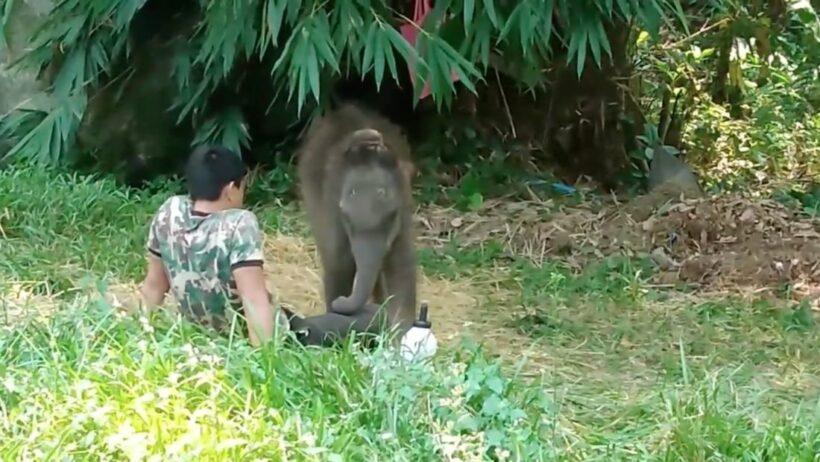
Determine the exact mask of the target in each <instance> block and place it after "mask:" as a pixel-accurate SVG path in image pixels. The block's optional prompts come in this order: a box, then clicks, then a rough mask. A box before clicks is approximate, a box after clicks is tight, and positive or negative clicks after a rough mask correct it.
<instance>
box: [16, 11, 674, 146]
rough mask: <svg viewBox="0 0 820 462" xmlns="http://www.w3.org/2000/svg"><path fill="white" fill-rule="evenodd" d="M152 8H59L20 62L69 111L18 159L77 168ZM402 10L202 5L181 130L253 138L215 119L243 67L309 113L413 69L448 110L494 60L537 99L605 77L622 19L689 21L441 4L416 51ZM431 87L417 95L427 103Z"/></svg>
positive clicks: (221, 116)
mask: <svg viewBox="0 0 820 462" xmlns="http://www.w3.org/2000/svg"><path fill="white" fill-rule="evenodd" d="M151 1H159V0H151ZM10 2H11V0H4V2H3V8H0V11H9V9H10V8H11V7H10V6H9V5H11V3H10ZM148 3H149V2H148V1H146V0H128V1H119V0H92V1H79V0H60V1H58V2H57V3H56V5H55V6H54V9H53V11H52V12H51V13H50V15H49V16H48V18H47V20H46V22H45V23H44V24H43V25H42V27H40V28H39V29H38V30H37V31H36V33H35V34H34V35H33V37H32V49H31V51H30V52H29V53H27V54H26V56H25V57H24V59H23V61H22V64H23V65H25V66H29V67H31V68H34V69H43V68H46V67H48V66H51V67H53V70H54V72H55V76H54V79H53V85H52V87H51V91H52V93H53V94H54V95H56V96H57V101H56V104H57V107H56V108H55V109H54V110H53V111H52V112H51V113H49V114H48V115H44V118H43V119H42V121H41V122H40V123H39V124H38V125H37V127H36V128H34V129H33V130H31V131H27V132H28V135H27V136H26V137H24V138H23V139H21V140H20V141H19V142H18V143H17V144H16V145H15V146H14V148H13V149H12V151H11V153H10V155H20V156H23V157H27V158H33V159H37V160H39V161H46V162H53V161H55V160H59V159H63V158H65V153H66V152H67V151H69V150H70V148H71V147H72V146H73V136H74V133H75V131H76V128H77V126H78V124H79V123H80V121H81V120H82V118H83V115H84V109H85V102H86V99H87V95H86V89H87V88H97V87H98V86H99V84H100V83H101V80H100V79H101V76H102V75H103V74H104V73H110V72H111V70H112V69H113V68H114V67H115V66H114V64H116V63H121V62H126V63H127V62H129V61H130V60H132V59H133V57H132V56H133V55H135V54H136V53H137V52H138V51H139V49H140V47H141V46H142V44H141V43H136V42H134V41H133V40H132V36H131V35H132V32H134V31H133V30H132V28H131V26H132V25H133V24H134V23H135V19H136V18H137V17H138V16H139V14H140V13H141V11H142V10H143V9H145V7H146V4H148ZM397 4H398V2H391V1H388V0H369V1H364V2H362V1H354V0H341V1H335V2H325V1H301V0H300V1H293V0H265V1H263V2H256V3H255V2H247V1H243V0H228V1H223V0H218V1H217V0H203V1H200V2H199V16H197V17H196V23H195V24H194V26H193V28H192V29H191V30H190V31H188V29H187V26H186V25H185V24H188V22H190V19H191V17H194V16H193V13H190V12H189V13H188V16H189V17H186V18H182V19H178V20H177V21H178V22H177V23H173V27H174V28H176V30H177V31H178V35H180V36H182V37H183V38H184V39H185V40H184V41H185V42H186V45H185V46H179V47H177V48H175V51H174V53H175V56H174V70H173V76H174V81H175V85H176V87H177V97H176V98H175V100H174V101H173V102H172V103H170V105H171V106H172V107H173V108H174V109H175V110H176V112H177V115H178V118H179V122H180V123H183V121H184V120H186V119H190V122H191V123H192V124H193V126H194V128H196V129H197V132H198V135H197V138H196V139H197V140H198V141H200V140H218V141H221V142H223V143H224V144H226V145H228V146H230V147H232V148H235V149H237V150H238V149H239V148H241V147H247V145H248V144H249V142H250V140H251V139H252V138H253V134H252V133H249V132H248V129H247V126H246V122H245V121H244V120H243V118H242V115H243V113H242V110H241V108H237V107H229V108H218V107H212V106H211V103H210V101H211V100H210V96H212V95H213V94H214V93H215V92H216V91H217V89H219V88H221V87H223V86H230V82H231V80H232V78H233V77H234V74H235V73H236V72H237V71H238V70H240V69H241V68H242V65H243V63H249V62H261V63H264V64H263V65H264V66H267V67H268V68H269V69H270V75H271V86H272V88H284V87H287V88H288V96H287V99H288V100H289V101H290V100H292V99H293V98H294V96H295V99H296V103H297V108H298V111H299V112H300V114H301V111H302V109H303V108H304V107H305V106H306V105H307V104H309V103H310V100H311V99H312V100H314V101H315V103H317V104H321V103H322V101H323V97H325V96H326V95H325V93H326V92H327V88H326V82H332V81H333V79H335V78H338V77H339V76H341V75H342V74H348V73H350V72H351V71H352V72H353V73H355V74H358V75H361V76H364V75H366V74H369V73H371V72H372V73H373V75H374V76H375V79H376V82H377V85H381V83H382V81H383V80H384V78H385V77H386V74H387V73H389V75H390V76H391V77H392V78H393V79H396V80H398V78H399V72H403V71H402V69H401V67H400V66H399V58H401V61H403V62H404V63H414V64H415V70H414V76H415V78H416V81H417V82H420V83H421V82H427V83H429V84H430V86H431V91H432V98H433V100H434V101H435V102H436V104H437V106H438V107H439V108H441V105H442V104H443V103H447V104H449V103H450V102H451V100H452V96H453V93H454V88H455V87H454V84H453V82H452V81H451V75H452V74H456V75H458V77H459V81H460V82H461V84H463V85H464V86H466V87H467V88H468V89H469V90H470V91H472V92H475V87H474V83H475V82H477V81H479V80H481V79H482V73H483V71H482V70H480V69H479V67H478V65H480V68H481V69H483V70H486V69H487V67H488V66H489V63H490V56H491V54H496V55H498V56H501V57H503V59H504V60H505V61H506V62H508V63H513V64H515V66H514V67H516V68H519V69H524V70H523V71H522V72H521V73H520V75H516V76H514V77H516V78H517V79H519V80H520V81H522V82H524V83H526V84H527V85H528V86H530V87H532V86H534V85H538V84H540V83H543V78H544V76H543V75H542V72H541V71H540V70H541V69H543V68H544V67H545V65H546V64H547V63H549V62H550V60H552V59H553V56H563V55H566V59H567V61H568V62H569V61H572V60H575V62H576V68H577V71H578V73H579V74H580V73H581V72H582V71H583V67H584V65H585V63H586V61H587V59H586V57H587V56H589V55H591V56H592V58H593V61H594V62H595V63H596V64H597V65H600V64H601V59H602V57H603V56H604V55H607V56H609V55H611V49H610V44H609V39H608V37H607V35H606V32H605V30H606V27H608V25H609V24H610V21H616V22H614V23H613V27H621V26H619V25H618V24H619V23H620V22H626V23H629V22H631V21H633V20H635V21H637V22H639V23H642V24H644V25H645V27H646V28H647V29H648V30H651V31H653V32H657V31H658V29H659V27H660V25H661V23H662V22H663V21H667V20H668V19H667V13H669V12H679V11H680V6H679V5H678V2H677V0H660V1H659V0H637V1H631V2H626V1H617V2H612V1H596V2H577V1H574V0H522V1H519V2H506V1H498V0H482V1H475V0H467V1H438V2H435V6H434V8H433V10H432V11H431V13H430V14H429V15H428V17H427V18H426V20H425V21H424V23H423V24H420V25H417V27H419V35H418V39H417V41H416V43H415V46H411V45H410V44H409V43H408V42H407V41H406V40H405V39H404V38H403V37H402V36H401V34H400V32H399V29H398V25H399V24H400V23H399V18H400V17H401V12H399V11H397V10H396V9H395V8H396V7H397ZM404 13H405V14H406V13H407V12H404ZM2 17H5V16H2ZM556 18H560V22H557V21H556ZM156 27H159V26H156ZM143 35H144V31H143ZM149 35H150V34H149ZM563 44H566V45H563ZM564 46H565V47H566V48H563V47H564ZM564 51H565V53H564ZM422 87H423V86H422V85H421V84H418V85H416V87H415V91H416V96H418V95H419V94H420V92H421V90H422ZM223 111H224V113H221V112H223ZM2 124H3V125H4V126H5V127H6V129H7V130H13V131H16V130H18V129H19V127H18V125H17V124H16V123H15V121H14V120H13V119H6V120H4V121H2ZM46 147H48V150H46Z"/></svg>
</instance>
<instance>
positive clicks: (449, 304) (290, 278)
mask: <svg viewBox="0 0 820 462" xmlns="http://www.w3.org/2000/svg"><path fill="white" fill-rule="evenodd" d="M265 258H266V273H267V282H268V289H269V290H271V292H272V293H274V294H276V295H277V298H278V301H279V303H283V304H285V305H287V306H290V307H293V308H294V309H295V311H296V312H298V313H300V314H302V315H307V316H310V315H315V314H320V313H322V312H323V311H324V307H323V302H322V282H321V276H320V270H319V263H318V256H317V253H316V249H315V246H314V245H313V243H312V242H311V241H307V240H304V239H301V238H299V237H294V236H287V235H283V234H269V235H268V236H267V237H266V241H265ZM419 276H420V278H419V300H420V301H424V302H427V303H428V304H429V307H430V319H431V321H432V322H433V329H434V331H435V332H436V336H437V337H438V338H439V340H440V341H441V342H442V344H443V345H445V346H446V345H448V344H452V342H454V341H457V340H458V338H459V337H460V336H461V335H462V334H467V335H470V336H472V337H473V338H476V339H478V340H480V341H482V342H483V343H485V344H487V345H488V346H489V349H490V351H491V352H496V353H500V354H501V355H503V356H506V352H510V353H511V355H513V356H518V355H520V353H521V351H522V350H523V349H525V348H526V347H527V345H528V344H530V343H532V340H531V339H530V338H528V337H526V336H524V335H522V334H520V333H518V332H516V331H515V330H514V329H512V328H510V327H506V326H504V324H505V322H504V321H505V320H506V319H505V318H509V316H504V313H503V310H499V309H498V308H496V309H493V308H492V307H488V306H487V305H486V303H485V301H486V300H487V299H488V298H492V300H494V301H498V300H500V299H502V298H504V297H505V293H504V291H500V292H493V293H492V296H491V297H490V293H489V291H490V289H492V287H489V286H488V287H486V288H479V287H476V285H474V284H472V283H471V282H469V281H465V280H456V281H452V280H445V279H440V278H430V277H427V276H425V275H423V274H420V275H419ZM488 311H492V312H493V313H492V316H487V315H486V314H488V313H487V312H488ZM482 314H483V315H482ZM512 352H515V353H514V354H513V353H512Z"/></svg>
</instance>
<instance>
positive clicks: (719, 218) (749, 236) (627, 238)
mask: <svg viewBox="0 0 820 462" xmlns="http://www.w3.org/2000/svg"><path fill="white" fill-rule="evenodd" d="M676 202H677V203H674V204H671V205H670V204H669V203H668V202H667V203H666V204H665V205H662V206H660V207H659V210H657V211H656V212H655V213H652V212H653V211H655V210H654V207H651V206H649V205H647V206H644V205H643V204H644V203H642V205H641V207H640V208H639V209H640V210H638V209H636V208H635V207H633V206H631V205H630V204H625V205H618V204H614V203H613V204H605V205H603V206H600V207H598V209H597V210H593V209H592V208H591V207H564V208H561V209H557V210H550V209H551V208H550V207H549V206H550V204H544V203H527V202H519V203H503V202H491V203H488V204H487V205H486V206H485V207H484V208H482V209H481V210H479V211H476V212H471V213H466V214H462V213H458V212H455V211H453V210H450V209H433V210H429V211H425V212H422V214H421V216H420V217H419V219H418V224H419V232H420V234H421V238H420V239H421V243H422V244H427V245H434V246H435V245H440V244H441V243H444V242H446V241H449V240H451V239H456V240H457V241H458V242H459V243H460V244H467V245H469V244H476V243H480V242H486V241H487V240H488V239H495V240H498V241H500V242H502V243H503V244H504V246H505V250H506V251H507V252H509V253H510V254H514V255H522V256H526V257H528V258H530V259H531V260H533V261H534V262H535V263H537V264H540V263H541V262H542V261H543V260H544V259H545V258H560V259H561V260H563V261H566V262H567V263H568V264H569V265H570V266H572V267H574V268H576V269H581V268H582V267H584V266H585V265H586V264H588V263H589V262H590V261H592V260H593V259H600V258H602V257H605V256H610V255H626V256H651V257H652V259H653V260H654V261H655V263H656V264H657V266H658V268H659V270H660V271H658V273H657V274H656V275H655V276H654V277H655V279H656V281H655V282H658V283H662V284H670V283H674V282H678V281H683V282H687V283H692V284H695V285H696V286H699V287H701V288H704V289H710V290H712V289H719V288H727V287H737V286H744V287H754V288H773V287H775V286H777V285H780V284H782V283H787V282H788V283H791V284H793V286H794V288H795V289H797V290H799V291H801V292H804V293H813V294H820V220H817V219H807V218H804V217H799V216H797V215H796V214H795V213H794V212H792V211H790V210H789V209H787V208H785V207H784V206H782V205H780V204H779V203H776V202H774V201H769V200H748V199H742V198H737V197H710V198H704V199H694V200H683V201H676ZM647 207H649V208H650V210H647ZM636 215H637V216H638V218H640V220H636V219H635V218H636V217H635V216H636Z"/></svg>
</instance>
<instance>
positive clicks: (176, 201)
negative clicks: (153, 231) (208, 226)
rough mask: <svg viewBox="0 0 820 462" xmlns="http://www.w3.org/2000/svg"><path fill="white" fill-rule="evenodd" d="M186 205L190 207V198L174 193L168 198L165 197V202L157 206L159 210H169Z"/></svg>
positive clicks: (179, 208)
mask: <svg viewBox="0 0 820 462" xmlns="http://www.w3.org/2000/svg"><path fill="white" fill-rule="evenodd" d="M186 207H190V200H189V199H188V196H185V195H182V194H180V195H176V196H171V197H169V198H168V199H165V202H163V203H162V205H160V206H159V211H160V212H171V211H178V210H183V209H185V208H186Z"/></svg>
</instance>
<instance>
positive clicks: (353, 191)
mask: <svg viewBox="0 0 820 462" xmlns="http://www.w3.org/2000/svg"><path fill="white" fill-rule="evenodd" d="M355 195H356V190H355V189H351V190H350V196H351V197H353V196H355Z"/></svg>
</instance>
